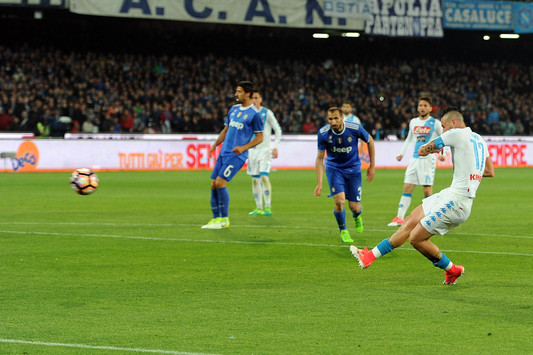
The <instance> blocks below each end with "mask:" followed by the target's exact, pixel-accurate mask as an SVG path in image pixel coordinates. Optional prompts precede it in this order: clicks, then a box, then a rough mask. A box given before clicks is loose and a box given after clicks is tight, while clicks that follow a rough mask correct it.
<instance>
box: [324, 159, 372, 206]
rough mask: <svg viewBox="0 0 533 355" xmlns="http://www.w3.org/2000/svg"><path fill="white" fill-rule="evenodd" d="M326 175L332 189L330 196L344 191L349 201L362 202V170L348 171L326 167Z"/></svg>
mask: <svg viewBox="0 0 533 355" xmlns="http://www.w3.org/2000/svg"><path fill="white" fill-rule="evenodd" d="M326 176H327V178H328V184H329V190H330V194H329V196H328V197H331V196H334V195H336V194H338V193H341V192H344V195H345V197H346V199H347V200H348V201H352V202H361V195H362V192H363V188H362V185H361V171H358V172H351V173H347V172H345V171H343V170H342V169H337V168H332V167H326Z"/></svg>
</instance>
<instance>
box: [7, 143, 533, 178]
mask: <svg viewBox="0 0 533 355" xmlns="http://www.w3.org/2000/svg"><path fill="white" fill-rule="evenodd" d="M198 138H200V139H184V140H175V141H171V140H93V139H77V140H68V139H58V140H55V139H0V154H1V159H0V171H2V172H36V171H69V170H74V169H76V168H82V167H83V168H90V169H94V170H96V171H104V170H105V171H134V170H198V169H212V168H213V167H214V165H215V157H216V155H217V154H218V151H217V152H215V153H214V154H213V155H211V156H210V155H209V149H210V147H211V144H212V143H213V142H214V138H212V139H203V140H202V139H201V137H198ZM283 138H284V139H283V140H282V141H281V144H280V145H279V147H278V151H279V157H278V158H277V159H274V160H273V161H272V168H273V169H314V167H315V159H316V154H317V144H316V138H314V137H313V136H289V137H283ZM402 145H403V142H401V141H397V142H387V141H378V142H376V143H375V147H376V167H377V168H404V167H406V166H407V163H408V162H409V159H410V154H409V153H408V154H407V155H406V156H405V157H404V158H403V160H402V161H397V160H396V156H397V155H398V154H399V152H400V151H401V149H402ZM488 146H489V152H490V155H491V157H492V160H493V161H494V164H495V166H497V167H533V142H532V141H520V140H516V141H490V140H488ZM219 148H220V147H219ZM411 151H412V150H411ZM359 153H360V157H361V161H362V163H363V165H362V167H363V169H365V168H366V167H368V163H369V157H368V149H367V145H366V144H363V143H361V144H360V149H359ZM445 155H446V161H444V162H440V161H439V162H438V167H451V166H452V161H451V152H450V151H449V150H446V151H445Z"/></svg>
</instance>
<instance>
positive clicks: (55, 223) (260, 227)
mask: <svg viewBox="0 0 533 355" xmlns="http://www.w3.org/2000/svg"><path fill="white" fill-rule="evenodd" d="M2 224H7V225H59V226H60V225H73V226H111V227H116V226H131V227H143V226H144V227H200V225H199V224H195V223H115V222H0V225H2ZM231 226H232V228H259V229H264V228H282V229H310V230H331V227H312V226H305V227H301V226H286V225H257V224H256V225H244V224H241V225H239V224H232V225H231ZM365 231H368V232H383V233H385V234H390V235H392V233H394V231H395V229H393V228H390V229H371V228H365ZM450 235H468V236H479V237H500V238H518V239H533V236H531V235H513V234H491V233H461V232H450Z"/></svg>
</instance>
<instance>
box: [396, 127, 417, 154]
mask: <svg viewBox="0 0 533 355" xmlns="http://www.w3.org/2000/svg"><path fill="white" fill-rule="evenodd" d="M414 140H415V135H414V133H413V120H411V121H410V122H409V133H408V134H407V138H405V142H404V143H403V147H402V152H401V153H400V154H401V155H402V156H403V155H405V152H407V149H408V148H409V146H410V145H411V143H413V142H414Z"/></svg>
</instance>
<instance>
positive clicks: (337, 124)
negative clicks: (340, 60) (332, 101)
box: [315, 107, 375, 243]
mask: <svg viewBox="0 0 533 355" xmlns="http://www.w3.org/2000/svg"><path fill="white" fill-rule="evenodd" d="M328 122H329V124H327V125H325V126H324V127H322V128H321V129H320V130H319V131H318V154H317V157H316V179H317V185H316V188H315V196H320V192H321V190H322V179H323V175H324V155H325V153H326V151H327V153H328V154H327V158H326V176H327V178H328V183H329V189H330V191H331V193H330V195H329V196H333V198H334V200H335V208H334V209H333V214H334V215H335V219H336V220H337V224H338V226H339V230H340V236H341V239H342V240H343V241H344V242H347V243H351V242H353V240H352V238H351V236H350V232H348V229H346V212H345V210H344V205H345V201H346V200H348V206H349V207H350V210H351V211H352V216H353V218H354V221H355V230H356V231H357V232H358V233H362V232H363V218H362V216H361V213H362V212H363V205H362V204H361V195H362V184H361V180H362V179H361V161H360V160H359V149H358V144H359V139H361V140H363V141H364V142H366V143H368V154H369V156H370V166H369V168H368V170H367V172H366V176H367V181H369V182H370V181H372V179H373V178H374V174H375V171H374V170H375V169H374V165H375V159H374V140H373V139H372V136H370V135H369V134H368V132H367V131H366V130H365V129H364V128H363V127H362V126H361V125H358V124H356V123H350V122H345V121H344V119H343V116H342V113H341V110H340V109H339V108H338V107H331V108H330V109H328Z"/></svg>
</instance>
